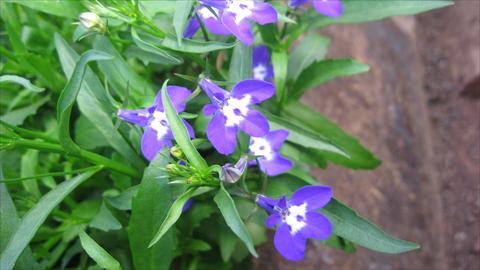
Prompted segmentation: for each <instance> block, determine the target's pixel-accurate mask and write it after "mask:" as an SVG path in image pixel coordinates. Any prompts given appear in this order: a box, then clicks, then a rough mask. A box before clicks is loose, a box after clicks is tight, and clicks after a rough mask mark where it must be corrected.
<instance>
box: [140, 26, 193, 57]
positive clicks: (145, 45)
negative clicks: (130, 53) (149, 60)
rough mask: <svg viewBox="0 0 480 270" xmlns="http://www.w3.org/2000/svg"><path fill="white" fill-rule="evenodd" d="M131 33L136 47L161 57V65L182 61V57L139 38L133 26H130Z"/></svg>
mask: <svg viewBox="0 0 480 270" xmlns="http://www.w3.org/2000/svg"><path fill="white" fill-rule="evenodd" d="M131 33H132V39H133V42H135V44H136V45H137V46H138V48H140V49H142V50H143V51H145V52H149V53H152V54H154V55H156V56H157V57H159V58H161V59H162V64H163V65H179V64H181V63H183V60H182V58H180V57H178V56H176V55H174V54H172V53H170V52H167V51H165V50H163V49H162V48H160V47H158V46H156V45H155V43H150V42H148V41H145V40H143V39H142V38H140V36H139V35H138V33H137V31H136V30H135V28H133V27H132V30H131Z"/></svg>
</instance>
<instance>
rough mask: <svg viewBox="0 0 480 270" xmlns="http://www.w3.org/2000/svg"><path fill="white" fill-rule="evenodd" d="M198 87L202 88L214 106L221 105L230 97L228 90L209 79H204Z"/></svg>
mask: <svg viewBox="0 0 480 270" xmlns="http://www.w3.org/2000/svg"><path fill="white" fill-rule="evenodd" d="M198 85H200V87H202V89H203V91H205V93H206V94H207V95H208V97H209V98H210V100H211V101H212V103H213V104H214V105H219V104H220V103H222V102H223V101H224V100H225V99H226V98H227V97H228V96H229V95H230V94H229V93H228V92H227V91H226V90H224V89H222V88H221V87H220V86H218V85H216V84H215V83H214V82H212V81H211V80H208V79H202V80H201V81H200V82H199V83H198Z"/></svg>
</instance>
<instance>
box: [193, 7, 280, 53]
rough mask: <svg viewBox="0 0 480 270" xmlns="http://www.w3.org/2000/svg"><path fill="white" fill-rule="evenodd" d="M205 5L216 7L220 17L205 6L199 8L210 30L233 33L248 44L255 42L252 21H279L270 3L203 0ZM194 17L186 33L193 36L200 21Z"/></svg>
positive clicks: (221, 33) (260, 22)
mask: <svg viewBox="0 0 480 270" xmlns="http://www.w3.org/2000/svg"><path fill="white" fill-rule="evenodd" d="M201 2H202V3H203V4H204V5H206V6H209V7H211V8H212V9H214V11H215V12H216V14H217V15H218V18H217V17H215V15H214V14H212V12H211V11H210V10H208V8H206V7H205V6H202V7H200V8H199V9H198V10H197V14H199V17H200V18H201V20H202V22H203V23H204V24H205V27H206V28H207V29H208V31H210V32H212V33H215V34H219V35H225V34H229V33H230V34H233V35H235V36H236V37H237V38H238V39H240V40H241V41H242V42H243V43H245V44H246V45H252V44H253V32H252V27H251V25H250V21H251V20H253V21H256V22H257V23H259V24H262V25H263V24H268V23H274V22H276V21H277V11H276V10H275V9H274V8H273V6H272V5H270V4H268V3H261V2H256V1H254V0H202V1H201ZM195 20H196V18H192V20H191V21H190V23H189V25H188V26H187V29H186V31H185V33H184V36H185V37H191V36H193V34H194V33H195V32H196V31H197V30H198V28H199V26H200V25H199V22H198V21H196V22H195Z"/></svg>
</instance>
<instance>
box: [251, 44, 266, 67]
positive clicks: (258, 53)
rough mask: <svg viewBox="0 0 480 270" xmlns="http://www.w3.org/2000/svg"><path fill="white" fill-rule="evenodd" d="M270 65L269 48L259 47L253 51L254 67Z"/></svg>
mask: <svg viewBox="0 0 480 270" xmlns="http://www.w3.org/2000/svg"><path fill="white" fill-rule="evenodd" d="M269 63H270V53H269V52H268V49H267V46H265V45H259V46H257V47H255V49H253V53H252V67H253V68H254V67H256V66H258V64H263V65H265V66H266V65H268V64H269Z"/></svg>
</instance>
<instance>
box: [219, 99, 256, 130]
mask: <svg viewBox="0 0 480 270" xmlns="http://www.w3.org/2000/svg"><path fill="white" fill-rule="evenodd" d="M250 99H251V98H250V95H245V96H243V97H242V98H241V99H237V98H228V99H226V100H225V102H224V103H223V106H222V109H221V110H222V112H223V115H225V117H226V118H227V122H226V123H225V125H226V126H227V127H233V126H238V125H239V124H240V122H241V121H242V120H243V119H244V118H245V116H246V115H247V113H248V110H249V109H248V105H250Z"/></svg>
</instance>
